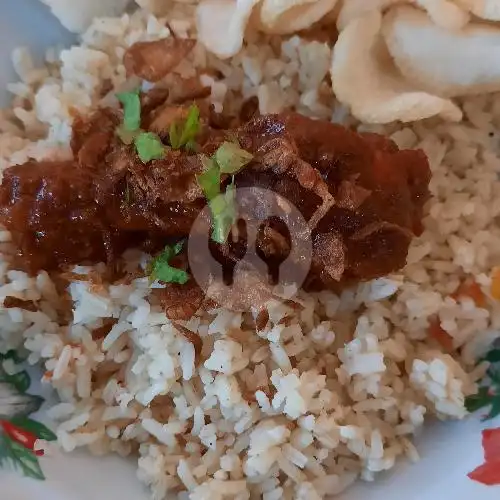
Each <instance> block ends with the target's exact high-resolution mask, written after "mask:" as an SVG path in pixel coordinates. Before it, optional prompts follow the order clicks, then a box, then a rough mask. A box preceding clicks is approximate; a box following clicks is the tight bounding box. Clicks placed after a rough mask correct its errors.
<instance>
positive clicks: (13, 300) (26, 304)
mask: <svg viewBox="0 0 500 500" xmlns="http://www.w3.org/2000/svg"><path fill="white" fill-rule="evenodd" d="M3 306H4V307H5V309H13V308H14V307H18V308H19V309H24V310H25V311H31V312H35V311H38V307H37V306H36V304H35V303H34V302H33V301H32V300H23V299H18V298H17V297H12V296H10V295H8V296H7V297H5V299H4V300H3Z"/></svg>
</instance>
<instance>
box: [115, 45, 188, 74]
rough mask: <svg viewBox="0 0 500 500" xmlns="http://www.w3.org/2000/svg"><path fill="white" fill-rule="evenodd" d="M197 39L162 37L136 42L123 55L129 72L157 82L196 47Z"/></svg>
mask: <svg viewBox="0 0 500 500" xmlns="http://www.w3.org/2000/svg"><path fill="white" fill-rule="evenodd" d="M195 45H196V40H191V39H181V38H174V37H168V38H162V39H161V40H155V41H152V42H137V43H134V45H132V46H131V47H130V48H129V49H127V51H126V52H125V55H124V57H123V64H124V65H125V69H126V70H127V74H129V75H136V76H138V77H140V78H143V79H144V80H147V81H148V82H157V81H158V80H161V79H162V78H163V77H164V76H165V75H167V74H168V73H170V72H171V71H172V70H173V69H174V68H175V67H176V66H177V65H178V64H179V63H180V62H181V61H182V60H183V59H184V58H185V57H186V56H187V55H188V54H189V53H190V52H191V51H192V50H193V48H194V46H195Z"/></svg>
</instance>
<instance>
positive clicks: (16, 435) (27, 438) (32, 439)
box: [0, 420, 44, 457]
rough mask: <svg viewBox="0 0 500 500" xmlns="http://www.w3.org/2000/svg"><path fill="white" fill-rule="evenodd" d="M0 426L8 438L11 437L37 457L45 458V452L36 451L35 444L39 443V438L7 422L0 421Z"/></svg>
mask: <svg viewBox="0 0 500 500" xmlns="http://www.w3.org/2000/svg"><path fill="white" fill-rule="evenodd" d="M0 426H1V427H2V429H3V431H4V432H5V434H7V436H9V437H10V438H11V439H12V440H13V441H16V442H18V443H19V444H21V445H22V446H24V447H25V448H26V449H27V450H30V451H32V452H33V453H34V454H35V455H36V456H37V457H41V456H43V454H44V451H43V450H35V444H36V442H37V441H38V438H37V437H36V436H35V435H34V434H33V433H31V432H29V431H27V430H24V429H20V428H19V427H16V426H15V425H14V424H12V423H11V422H8V421H7V420H0Z"/></svg>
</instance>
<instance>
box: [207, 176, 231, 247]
mask: <svg viewBox="0 0 500 500" xmlns="http://www.w3.org/2000/svg"><path fill="white" fill-rule="evenodd" d="M209 205H210V210H211V211H212V217H213V231H212V239H213V240H214V241H215V242H216V243H224V242H225V241H226V240H227V237H228V236H229V233H230V231H231V228H232V227H233V225H234V224H235V222H236V218H237V217H236V216H237V208H236V187H235V185H234V182H232V183H231V184H229V186H228V187H227V188H226V192H225V193H224V194H221V195H219V196H217V198H214V199H213V200H212V201H211V202H210V203H209Z"/></svg>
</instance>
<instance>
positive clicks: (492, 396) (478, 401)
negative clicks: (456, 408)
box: [465, 348, 500, 420]
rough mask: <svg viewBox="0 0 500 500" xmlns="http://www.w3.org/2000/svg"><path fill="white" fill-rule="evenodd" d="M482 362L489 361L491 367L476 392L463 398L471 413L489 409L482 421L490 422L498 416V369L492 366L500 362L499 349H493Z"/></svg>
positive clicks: (499, 390)
mask: <svg viewBox="0 0 500 500" xmlns="http://www.w3.org/2000/svg"><path fill="white" fill-rule="evenodd" d="M482 361H489V362H490V363H492V365H491V366H490V367H489V368H488V371H487V372H486V377H485V379H484V380H483V385H482V386H481V387H480V388H479V390H478V392H477V393H476V394H473V395H471V396H468V397H466V398H465V408H466V409H467V411H469V412H471V413H472V412H475V411H477V410H480V409H482V408H487V407H490V409H489V412H488V413H487V414H486V415H485V416H484V417H483V420H491V419H492V418H495V417H497V416H498V415H500V368H498V366H493V364H496V363H498V362H499V361H500V349H498V348H493V349H492V350H491V351H490V352H489V353H488V354H487V355H486V356H485V357H484V358H483V359H482Z"/></svg>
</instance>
